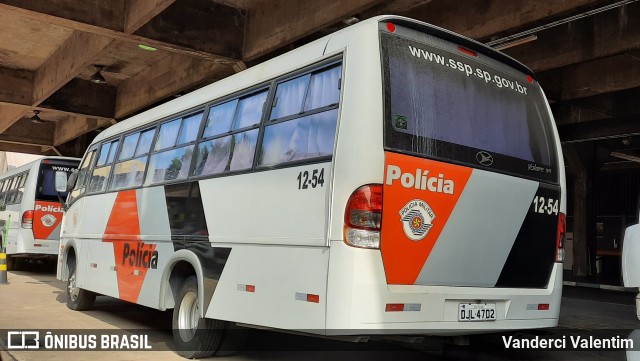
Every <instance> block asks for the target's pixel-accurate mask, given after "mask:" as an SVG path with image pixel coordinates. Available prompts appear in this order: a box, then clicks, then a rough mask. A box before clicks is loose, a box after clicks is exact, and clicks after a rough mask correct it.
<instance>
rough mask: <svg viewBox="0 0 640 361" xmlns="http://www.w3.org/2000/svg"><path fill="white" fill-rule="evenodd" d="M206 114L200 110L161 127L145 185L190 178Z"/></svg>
mask: <svg viewBox="0 0 640 361" xmlns="http://www.w3.org/2000/svg"><path fill="white" fill-rule="evenodd" d="M203 114H204V112H202V111H200V112H197V113H195V114H190V115H187V116H185V117H183V118H178V119H174V120H172V121H170V122H167V123H164V124H162V125H161V126H160V133H159V135H158V140H157V141H156V145H155V148H154V149H155V152H154V154H153V155H151V160H150V161H149V171H148V172H147V179H146V182H145V184H152V183H159V182H164V181H171V180H179V179H185V178H187V176H188V175H189V167H190V166H191V159H192V156H193V150H194V143H195V140H196V137H197V136H198V131H199V130H200V124H201V123H202V117H203Z"/></svg>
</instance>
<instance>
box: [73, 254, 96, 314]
mask: <svg viewBox="0 0 640 361" xmlns="http://www.w3.org/2000/svg"><path fill="white" fill-rule="evenodd" d="M76 280H77V278H76V266H75V265H72V266H70V267H69V279H68V280H67V307H68V308H70V309H72V310H74V311H85V310H88V309H91V307H93V302H95V300H96V294H95V293H93V292H91V291H87V290H83V289H82V288H79V287H78V285H77V284H76Z"/></svg>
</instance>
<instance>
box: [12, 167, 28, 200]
mask: <svg viewBox="0 0 640 361" xmlns="http://www.w3.org/2000/svg"><path fill="white" fill-rule="evenodd" d="M28 175H29V173H28V172H27V173H23V174H22V177H21V178H20V183H19V184H18V192H17V194H16V199H15V202H16V203H20V202H22V195H23V194H24V185H25V183H27V176H28Z"/></svg>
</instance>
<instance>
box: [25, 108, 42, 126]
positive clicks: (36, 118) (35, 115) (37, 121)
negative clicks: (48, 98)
mask: <svg viewBox="0 0 640 361" xmlns="http://www.w3.org/2000/svg"><path fill="white" fill-rule="evenodd" d="M38 114H40V111H39V110H34V111H33V116H32V117H31V118H29V119H31V122H32V123H34V124H42V123H44V120H42V119H40V116H38Z"/></svg>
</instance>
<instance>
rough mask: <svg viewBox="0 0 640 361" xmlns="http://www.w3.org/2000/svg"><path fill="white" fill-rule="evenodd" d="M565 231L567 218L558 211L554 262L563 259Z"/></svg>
mask: <svg viewBox="0 0 640 361" xmlns="http://www.w3.org/2000/svg"><path fill="white" fill-rule="evenodd" d="M566 233H567V218H566V216H565V215H564V213H562V212H560V215H559V216H558V236H557V238H556V262H563V261H564V236H565V234H566Z"/></svg>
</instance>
